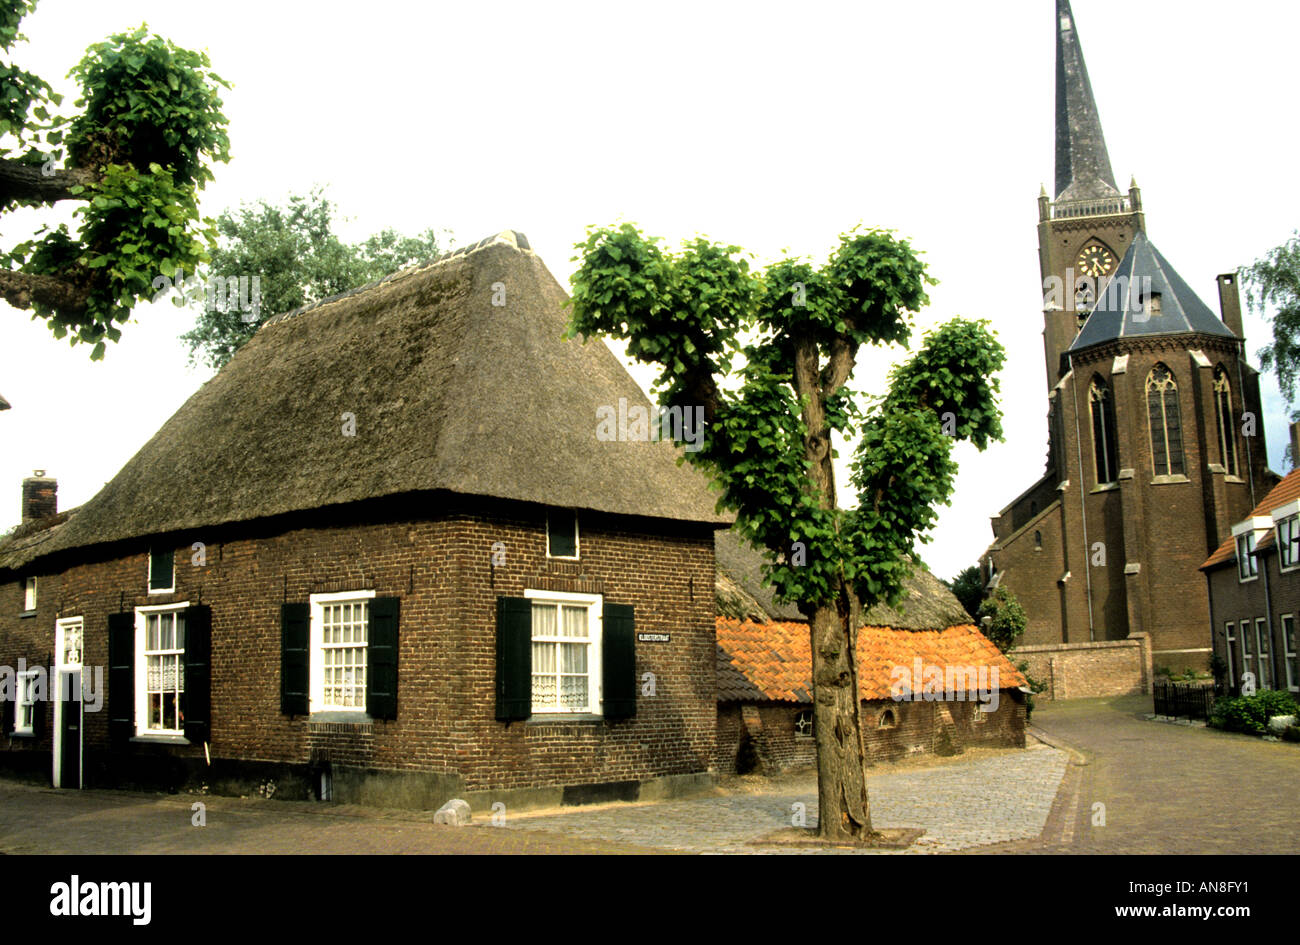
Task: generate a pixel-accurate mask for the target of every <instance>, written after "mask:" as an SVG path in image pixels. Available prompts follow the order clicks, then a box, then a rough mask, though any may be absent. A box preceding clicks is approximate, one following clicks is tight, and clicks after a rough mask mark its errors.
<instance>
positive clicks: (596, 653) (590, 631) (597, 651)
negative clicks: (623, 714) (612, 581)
mask: <svg viewBox="0 0 1300 945" xmlns="http://www.w3.org/2000/svg"><path fill="white" fill-rule="evenodd" d="M524 597H525V598H526V599H528V600H529V601H532V602H534V603H541V604H567V605H569V606H573V605H574V604H583V605H586V607H587V640H588V643H587V706H586V708H584V709H573V708H568V707H566V706H538V705H537V704H536V703H535V702H534V701H533V699H532V688H531V687H532V678H531V676H530V678H529V699H528V701H529V705H531V706H532V712H533V715H558V716H563V715H604V714H605V713H604V710H603V708H602V702H603V700H604V697H605V693H604V689H603V683H604V680H603V675H604V674H603V673H602V671H601V669H602V666H603V664H602V662H601V645H602V643H603V642H604V635H605V607H604V603H605V598H604V596H603V595H601V594H573V593H569V592H567V591H541V590H525V591H524ZM531 619H532V617H531V614H530V616H529V620H530V621H531ZM569 642H573V641H572V640H570V641H569ZM531 646H532V633H531V630H530V632H529V647H530V648H531Z"/></svg>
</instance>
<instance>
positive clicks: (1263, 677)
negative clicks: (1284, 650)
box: [1255, 617, 1273, 689]
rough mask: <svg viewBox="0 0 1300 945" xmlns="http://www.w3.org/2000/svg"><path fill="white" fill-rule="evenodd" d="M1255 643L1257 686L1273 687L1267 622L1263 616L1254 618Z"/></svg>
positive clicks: (1270, 647)
mask: <svg viewBox="0 0 1300 945" xmlns="http://www.w3.org/2000/svg"><path fill="white" fill-rule="evenodd" d="M1255 643H1256V647H1257V652H1258V654H1259V688H1260V689H1272V688H1273V655H1272V646H1271V645H1270V641H1269V632H1268V623H1267V622H1266V621H1265V620H1264V618H1263V617H1257V618H1256V619H1255Z"/></svg>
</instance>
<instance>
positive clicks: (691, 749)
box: [0, 231, 726, 803]
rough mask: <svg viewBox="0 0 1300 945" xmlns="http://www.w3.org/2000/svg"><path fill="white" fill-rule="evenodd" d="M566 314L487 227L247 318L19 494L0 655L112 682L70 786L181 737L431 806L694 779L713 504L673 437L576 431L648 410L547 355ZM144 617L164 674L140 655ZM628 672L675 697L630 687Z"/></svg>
mask: <svg viewBox="0 0 1300 945" xmlns="http://www.w3.org/2000/svg"><path fill="white" fill-rule="evenodd" d="M566 304H567V296H566V294H565V292H564V290H563V289H562V288H561V287H560V285H559V283H557V282H556V280H555V278H554V277H553V276H552V275H551V273H550V272H549V271H548V270H547V269H546V267H545V265H544V264H543V263H542V261H541V260H540V259H539V258H538V257H537V256H536V255H535V254H534V253H533V252H532V251H531V249H530V247H529V244H528V241H527V240H526V239H525V238H524V237H523V236H522V234H519V233H516V232H514V231H506V232H503V233H500V234H498V235H496V236H494V237H491V238H489V239H486V240H483V241H481V242H480V243H477V244H475V245H474V246H471V247H467V248H466V249H463V250H458V251H456V252H453V253H449V254H447V255H445V256H442V257H440V258H438V259H436V260H433V261H431V262H429V263H427V264H424V265H420V266H416V267H413V268H410V269H406V270H403V271H401V272H398V273H396V274H394V275H392V276H389V277H388V278H386V279H383V280H380V281H379V282H376V283H374V284H371V285H369V286H365V287H363V288H361V289H358V290H355V291H352V292H348V293H345V294H343V295H340V296H337V297H334V298H330V299H326V300H324V301H321V302H318V303H315V304H313V305H309V306H306V307H304V308H302V309H299V310H297V311H294V312H288V313H285V314H282V315H279V316H277V317H275V318H272V319H270V320H269V321H268V322H266V323H265V324H264V325H262V326H261V328H260V329H259V330H258V332H257V333H256V334H255V335H254V337H253V338H252V339H251V340H250V341H249V342H248V343H247V344H246V345H245V346H244V347H243V348H241V349H240V350H239V351H238V352H237V353H236V354H235V356H234V357H233V358H232V359H231V360H230V362H229V363H228V364H227V365H226V366H225V367H223V368H222V369H221V371H219V372H218V373H217V375H216V376H215V377H213V378H212V379H211V380H210V381H208V382H207V383H206V384H204V385H203V387H202V388H201V389H200V390H199V391H198V392H197V393H195V394H194V395H193V396H192V397H191V398H190V399H189V400H188V401H187V402H186V403H185V404H184V405H183V406H182V407H181V408H180V409H179V410H178V411H177V412H176V413H175V415H174V416H172V417H171V419H169V420H168V421H167V422H166V423H165V424H164V425H163V427H162V428H161V429H160V430H159V431H158V433H157V434H156V435H155V436H154V437H153V438H152V439H150V440H149V442H148V443H146V444H145V445H144V446H143V447H142V448H141V449H140V450H139V451H138V452H137V453H136V454H135V456H133V457H132V458H131V459H130V461H128V462H127V464H126V465H125V466H124V467H123V468H122V470H121V471H120V472H119V473H118V474H117V475H116V476H114V477H113V479H112V480H111V481H110V482H109V483H108V484H107V485H106V486H105V487H104V488H103V489H102V490H101V491H100V492H99V494H97V495H96V496H95V497H94V498H93V499H91V500H90V501H89V502H87V503H86V504H85V505H83V506H81V507H80V508H79V509H76V510H73V511H71V512H70V513H68V512H65V513H61V514H59V513H57V512H56V509H55V507H54V506H55V503H54V501H53V495H54V491H53V486H52V481H51V483H49V484H46V485H42V487H41V488H42V490H43V491H42V493H41V494H42V495H43V496H47V497H48V501H46V500H45V499H42V500H41V501H40V502H36V503H34V504H33V505H32V514H31V515H30V516H29V515H28V514H27V505H26V504H25V505H24V522H23V524H22V525H20V526H19V527H18V528H17V529H15V530H14V532H13V533H12V534H11V535H10V536H9V537H8V538H7V539H5V540H4V541H2V542H0V582H3V583H2V584H0V587H3V588H5V590H4V594H6V595H17V594H26V595H27V596H26V597H24V598H22V599H19V598H17V597H15V598H14V599H10V598H9V597H5V598H4V600H0V664H4V663H8V664H9V665H16V661H17V659H18V658H19V657H23V658H27V659H29V660H33V661H34V660H36V659H37V658H39V659H42V660H43V659H44V658H45V655H46V654H47V653H50V652H59V653H62V652H65V651H66V652H67V653H75V655H76V658H77V659H78V660H80V659H82V650H81V649H77V648H75V647H72V646H67V647H64V646H63V643H64V642H65V637H66V638H67V639H71V640H79V641H80V640H83V635H84V647H83V649H84V659H85V662H86V665H101V666H103V665H107V666H109V667H110V672H109V679H108V686H107V690H108V692H107V695H108V703H109V705H108V712H107V713H101V714H99V715H98V716H87V723H86V726H85V738H86V740H87V741H86V772H87V778H88V779H89V780H91V781H97V782H98V783H136V782H137V781H140V780H142V778H143V775H142V772H143V771H144V768H145V767H147V765H146V764H145V763H144V761H143V760H142V759H143V758H144V755H142V754H141V753H142V752H146V751H148V752H152V754H150V755H149V757H150V758H152V759H154V760H155V761H157V759H158V758H163V757H165V758H168V759H171V761H175V762H178V763H183V765H182V766H184V765H189V766H191V767H192V766H194V765H197V764H198V763H199V762H200V761H202V760H203V759H205V757H206V755H205V748H206V749H207V750H209V751H210V753H211V756H212V757H213V758H214V761H213V764H217V763H218V762H221V763H224V764H228V765H237V766H240V770H241V771H243V772H245V773H247V772H248V771H249V770H251V768H255V767H257V765H258V764H260V765H263V766H265V765H268V764H269V765H273V766H279V768H277V770H279V769H281V768H282V769H284V770H285V771H289V772H291V773H293V776H294V777H298V776H299V775H304V776H305V774H309V775H310V778H311V779H317V778H318V776H319V775H320V774H321V771H322V766H324V767H329V766H330V765H332V766H333V770H334V771H335V773H336V774H337V773H338V772H339V771H340V770H342V769H347V770H349V771H353V772H354V773H355V772H357V771H371V772H373V771H381V772H383V771H399V770H400V771H403V772H406V774H404V775H403V776H402V777H403V778H406V779H408V780H409V779H411V778H414V779H416V781H418V786H417V787H415V788H412V787H411V786H410V785H409V784H406V782H405V781H404V782H403V783H404V784H405V785H406V786H404V787H402V791H405V792H406V794H405V795H404V796H411V793H412V792H414V793H415V794H419V795H420V796H423V797H427V798H430V799H432V798H433V797H434V796H435V795H436V796H441V795H443V794H445V793H446V792H447V791H452V790H455V791H459V792H461V793H468V794H472V793H473V792H475V791H486V790H488V789H498V788H505V787H512V788H537V789H538V790H541V789H546V790H552V789H554V790H559V789H560V787H563V786H568V785H574V784H579V783H589V782H598V783H605V782H608V783H611V784H618V785H622V787H620V788H619V790H625V789H626V785H627V784H629V783H639V782H640V781H642V780H646V779H655V778H661V777H679V776H683V777H684V776H686V775H689V774H691V773H692V772H702V771H704V770H705V769H706V768H707V766H708V764H709V761H710V755H711V752H712V746H713V740H712V734H711V732H712V723H713V717H714V713H715V703H714V700H713V692H714V688H713V675H712V674H713V666H712V663H713V650H714V640H713V599H712V594H710V593H709V590H708V588H709V586H710V584H711V583H712V582H713V531H714V530H715V529H716V528H718V527H722V526H724V525H725V523H726V519H725V518H724V517H722V516H719V515H718V514H716V512H715V501H716V496H715V495H714V494H713V493H712V492H711V490H710V488H709V487H708V484H707V482H706V480H705V478H704V477H703V476H702V475H701V474H700V473H698V472H697V471H695V470H694V469H693V468H692V467H690V466H688V465H680V466H679V465H678V463H677V459H678V456H679V452H678V450H677V448H676V447H674V446H673V445H672V444H671V443H666V442H659V441H655V440H651V439H636V438H635V437H634V436H630V435H629V436H624V437H622V438H621V439H619V438H616V439H614V440H610V439H609V438H608V437H601V436H599V435H598V433H599V429H600V427H599V422H598V421H599V418H600V416H601V414H600V411H602V410H609V409H611V408H618V407H619V406H620V405H621V404H622V403H623V402H626V404H627V405H628V406H629V407H641V408H643V409H645V410H647V411H649V410H650V409H651V405H650V404H649V402H648V400H647V399H646V398H645V396H644V394H643V393H642V392H641V390H640V388H639V387H638V385H637V384H636V382H635V381H634V380H633V379H632V378H631V376H630V375H629V374H628V373H627V371H626V370H624V368H623V367H622V365H621V364H620V363H619V362H618V360H617V358H615V356H614V355H613V354H612V353H611V352H610V350H609V349H608V348H607V347H606V346H605V345H604V344H603V343H601V342H599V341H596V342H592V343H588V344H583V343H582V342H581V341H579V340H565V338H564V332H565V328H566V325H567V321H568V318H567V311H566ZM26 488H27V484H26V483H25V484H24V489H25V490H26ZM24 494H25V495H26V492H25V493H24ZM192 549H194V550H193V551H192ZM24 588H25V590H24ZM29 605H30V606H29ZM160 620H161V621H163V625H164V626H165V627H171V626H173V624H174V625H175V626H176V627H178V628H179V627H181V626H184V628H185V637H184V638H185V640H186V646H185V651H184V653H183V655H182V656H181V660H182V662H183V664H184V672H183V673H178V672H175V671H174V669H172V670H167V671H166V672H164V671H163V670H162V669H159V666H160V665H161V664H159V663H158V661H159V660H162V659H163V658H164V656H163V655H162V654H161V651H159V653H158V654H155V652H154V651H153V650H152V649H150V648H149V647H150V646H151V645H152V643H151V642H150V641H156V640H157V639H158V635H157V633H155V630H156V629H157V626H158V625H159V623H158V622H159V621H160ZM340 621H342V623H340ZM146 625H147V626H148V627H149V628H151V629H150V630H149V634H148V636H147V637H146V634H145V628H146ZM335 627H345V628H346V629H342V630H334V629H331V628H335ZM557 627H558V628H560V629H558V630H557V629H556V628H557ZM340 633H341V634H343V636H342V639H343V641H344V642H345V643H346V644H347V645H346V646H345V647H344V648H343V650H335V649H331V647H337V646H339V645H341V644H340V643H339V640H338V638H337V636H331V634H336V635H337V634H340ZM539 634H540V636H539ZM557 634H558V635H557ZM327 637H328V638H329V639H332V640H334V642H333V643H330V642H329V639H326V638H327ZM561 637H562V638H563V639H560V638H561ZM163 638H164V639H178V638H179V637H176V638H173V637H171V636H167V634H166V633H164V634H163ZM209 650H210V652H209ZM345 651H346V652H345ZM166 658H167V659H170V660H172V661H173V662H172V663H168V664H167V665H168V666H173V664H174V660H175V657H174V655H171V654H170V653H169V654H168V655H167V656H166ZM335 660H339V661H341V662H334V661H335ZM146 664H147V666H148V673H146V672H145V666H146ZM78 665H80V664H78ZM647 672H648V673H655V674H657V675H659V676H662V678H664V679H673V680H675V684H676V685H677V686H679V687H680V690H679V696H677V697H675V698H674V699H673V700H667V699H659V700H657V701H655V700H652V699H642V698H640V697H639V692H640V688H639V683H638V682H637V680H638V678H639V676H638V675H637V674H639V673H647ZM160 680H163V681H164V682H165V684H166V686H170V687H171V689H170V690H169V692H163V691H161V689H159V686H160V685H163V683H160V682H159V681H160ZM164 688H165V686H164ZM28 715H30V713H28ZM23 717H27V716H23ZM530 718H533V719H535V720H536V719H543V720H545V721H547V723H548V724H547V725H544V726H539V725H514V724H512V723H514V722H522V721H525V720H528V719H530ZM578 723H580V724H578ZM11 724H12V723H11ZM556 726H558V728H557V727H556ZM19 727H21V726H19ZM54 729H55V733H53V734H55V735H57V733H58V730H59V726H58V725H57V724H56V725H55V726H54ZM19 734H20V735H22V736H23V737H24V738H26V739H28V740H27V741H23V740H22V739H19V740H17V744H18V746H19V747H18V749H12V748H11V750H10V752H8V753H6V752H5V751H3V750H0V764H3V763H5V761H6V760H7V759H8V760H12V754H13V753H14V752H15V751H28V752H45V753H46V758H47V760H48V757H49V753H50V752H53V753H54V755H55V757H56V761H55V766H54V767H55V772H56V773H55V779H56V783H57V782H58V780H59V778H60V775H59V773H58V772H59V770H60V769H59V762H58V761H57V758H58V756H59V746H58V745H57V744H54V743H53V742H52V741H51V738H50V735H49V734H46V735H41V734H39V733H37V734H33V733H28V732H22V733H19ZM142 740H143V742H145V743H148V744H146V745H145V746H144V747H141V742H142ZM11 744H13V743H11ZM110 745H112V746H113V751H111V752H110V751H109V748H110ZM68 757H72V756H68ZM251 759H258V761H257V764H253V762H252V761H251ZM158 763H159V764H161V762H158ZM250 766H251V767H250ZM169 770H170V769H169ZM263 773H264V772H263ZM64 775H65V778H64V779H65V780H66V771H65V772H64ZM286 776H288V775H286ZM692 776H694V775H692ZM386 777H387V776H386ZM393 777H396V775H394V776H393ZM349 778H350V780H348V781H347V783H348V784H351V785H353V789H352V790H353V794H354V795H355V794H356V793H357V792H361V793H362V794H364V790H363V789H362V788H361V787H358V786H357V785H360V784H361V783H363V782H365V781H366V778H363V777H361V776H360V775H357V776H356V777H353V776H352V775H349ZM391 780H392V778H389V781H391ZM370 781H371V782H373V779H370ZM389 781H386V782H384V783H389ZM79 782H80V772H78V783H79ZM311 783H314V784H316V786H317V787H316V789H317V790H320V783H319V781H318V780H312V781H311ZM366 790H369V789H366ZM596 793H597V794H598V793H599V792H596ZM277 796H282V795H277ZM583 796H584V797H591V796H594V795H593V794H592V792H590V791H588V792H587V793H586V794H584V795H583ZM443 799H444V800H445V797H444V798H443ZM439 803H441V801H439Z"/></svg>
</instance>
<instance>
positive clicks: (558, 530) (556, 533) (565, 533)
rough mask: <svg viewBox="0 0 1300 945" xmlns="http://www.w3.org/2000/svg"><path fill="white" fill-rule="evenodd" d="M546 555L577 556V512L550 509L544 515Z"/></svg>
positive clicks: (556, 556)
mask: <svg viewBox="0 0 1300 945" xmlns="http://www.w3.org/2000/svg"><path fill="white" fill-rule="evenodd" d="M546 556H547V557H548V558H577V557H578V514H577V513H576V512H574V511H572V510H569V509H552V510H551V511H550V512H549V513H547V516H546Z"/></svg>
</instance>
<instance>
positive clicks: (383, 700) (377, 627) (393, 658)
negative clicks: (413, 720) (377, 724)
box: [366, 597, 402, 719]
mask: <svg viewBox="0 0 1300 945" xmlns="http://www.w3.org/2000/svg"><path fill="white" fill-rule="evenodd" d="M401 603H402V602H401V601H400V600H399V599H398V598H396V597H376V598H375V599H374V600H372V601H371V602H370V636H369V638H368V641H367V643H366V714H367V715H369V716H370V717H371V718H372V719H395V718H397V624H398V619H397V618H398V613H399V612H400V610H401Z"/></svg>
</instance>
